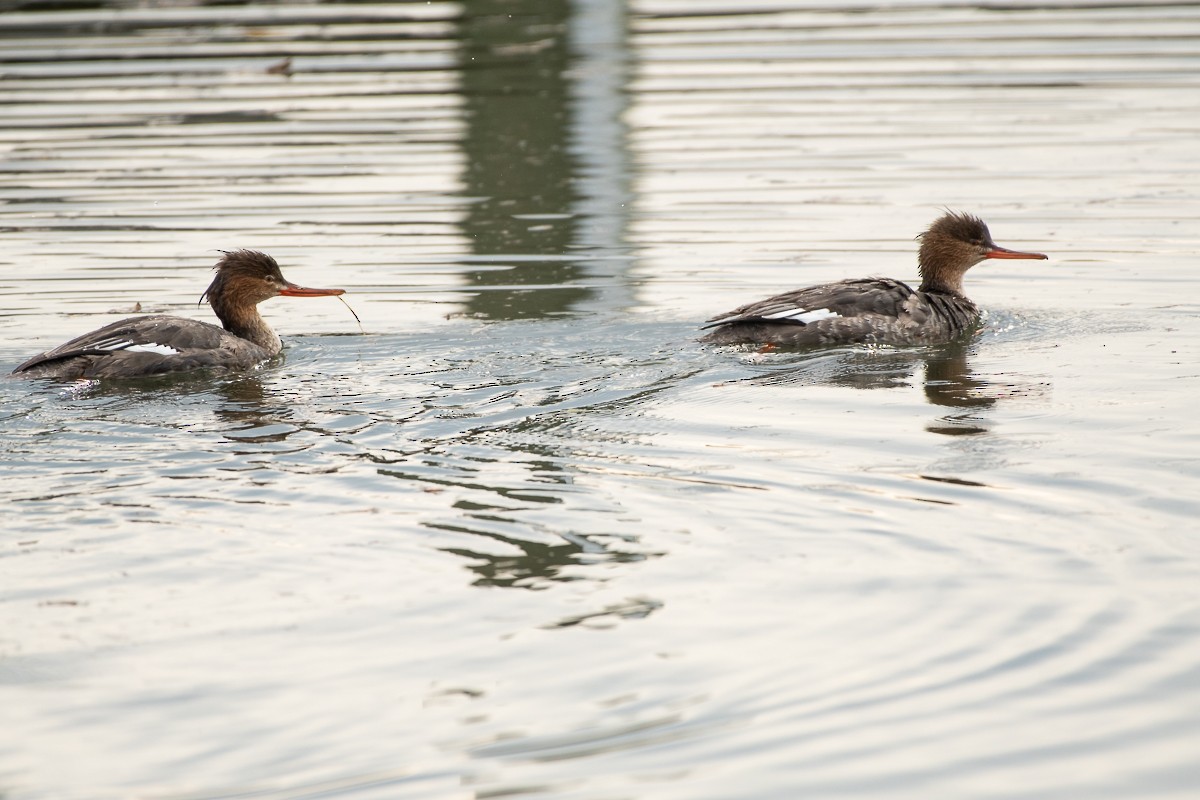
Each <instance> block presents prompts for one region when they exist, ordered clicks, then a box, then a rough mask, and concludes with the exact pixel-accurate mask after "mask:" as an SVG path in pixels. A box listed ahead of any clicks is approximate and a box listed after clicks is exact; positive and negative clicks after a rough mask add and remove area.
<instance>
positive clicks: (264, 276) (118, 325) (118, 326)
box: [13, 250, 345, 379]
mask: <svg viewBox="0 0 1200 800" xmlns="http://www.w3.org/2000/svg"><path fill="white" fill-rule="evenodd" d="M216 271H217V276H216V277H215V278H214V279H213V282H212V284H210V285H209V287H208V289H207V290H206V291H205V292H204V294H203V295H201V297H200V299H201V300H204V299H207V300H208V302H209V305H211V306H212V309H213V312H214V313H215V314H216V315H217V317H218V318H220V320H221V324H222V325H223V326H224V327H223V328H218V327H217V326H216V325H210V324H209V323H207V322H199V321H197V320H194V319H186V318H183V317H170V316H165V315H161V314H156V315H152V316H147V317H130V318H129V319H123V320H120V321H119V322H114V323H112V324H111V325H105V326H104V327H103V328H100V329H98V330H95V331H92V332H91V333H86V334H84V335H83V336H80V337H77V338H75V339H72V340H71V341H69V342H67V343H65V344H62V345H59V346H58V347H56V348H54V349H53V350H50V351H48V352H45V353H42V354H41V355H37V356H34V357H33V358H31V359H29V360H28V361H26V362H25V363H24V364H21V365H20V366H19V367H17V368H16V369H15V370H13V374H14V375H22V376H26V377H31V378H68V379H73V378H132V377H139V376H145V375H158V374H161V373H167V372H183V371H187V370H193V369H204V368H220V369H245V368H248V367H252V366H254V365H255V364H258V363H259V362H261V361H264V360H266V359H268V358H270V357H271V356H273V355H276V354H277V353H278V352H279V351H280V350H281V349H282V348H283V344H282V343H281V342H280V341H279V337H278V336H277V335H276V334H275V331H273V330H271V327H270V326H269V325H267V323H266V321H265V320H264V319H263V318H262V317H261V316H260V315H259V313H258V304H259V303H261V302H262V301H264V300H269V299H270V298H272V297H276V296H278V295H284V296H287V297H323V296H328V295H339V294H344V293H345V292H344V290H342V289H306V288H305V287H303V286H297V285H296V284H294V283H289V282H288V281H286V280H284V277H283V275H282V273H280V271H279V265H278V264H276V263H275V259H273V258H271V257H270V256H269V255H267V254H265V253H259V252H255V251H253V250H235V251H233V252H229V253H226V254H225V255H224V257H223V258H222V259H221V260H220V261H219V262H217V266H216Z"/></svg>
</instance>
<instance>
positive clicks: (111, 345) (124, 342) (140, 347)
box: [92, 336, 179, 356]
mask: <svg viewBox="0 0 1200 800" xmlns="http://www.w3.org/2000/svg"><path fill="white" fill-rule="evenodd" d="M92 347H94V348H96V349H97V350H124V351H125V352H126V353H158V354H159V355H160V356H173V355H176V354H178V353H179V351H178V350H176V349H175V348H174V347H171V345H169V344H158V343H157V342H145V343H143V344H134V343H133V342H131V341H129V340H128V339H120V338H118V337H115V336H114V337H112V338H109V339H105V340H103V341H100V342H96V343H95V344H93V345H92Z"/></svg>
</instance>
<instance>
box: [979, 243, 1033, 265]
mask: <svg viewBox="0 0 1200 800" xmlns="http://www.w3.org/2000/svg"><path fill="white" fill-rule="evenodd" d="M984 257H985V258H1037V259H1041V260H1043V261H1046V260H1048V259H1049V256H1046V255H1043V254H1042V253H1023V252H1021V251H1020V250H1009V249H1008V248H1007V247H997V246H995V245H992V248H991V249H990V250H988V251H987V254H986V255H985V256H984Z"/></svg>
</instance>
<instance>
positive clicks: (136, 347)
mask: <svg viewBox="0 0 1200 800" xmlns="http://www.w3.org/2000/svg"><path fill="white" fill-rule="evenodd" d="M122 349H123V350H124V351H125V352H126V353H158V354H159V355H160V356H173V355H176V354H178V353H179V351H178V350H176V349H175V348H174V347H171V345H169V344H154V343H152V342H151V343H148V344H131V345H129V346H128V347H124V348H122Z"/></svg>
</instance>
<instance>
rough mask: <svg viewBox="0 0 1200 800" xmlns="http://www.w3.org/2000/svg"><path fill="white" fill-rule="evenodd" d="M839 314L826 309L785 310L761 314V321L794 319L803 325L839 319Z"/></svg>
mask: <svg viewBox="0 0 1200 800" xmlns="http://www.w3.org/2000/svg"><path fill="white" fill-rule="evenodd" d="M840 316H841V314H839V313H837V312H836V311H830V310H829V309H828V308H814V309H811V310H810V309H807V308H785V309H784V310H783V311H776V312H775V313H773V314H763V315H762V318H763V319H794V320H796V322H800V323H803V324H805V325H807V324H809V323H810V322H819V321H821V320H823V319H829V318H830V317H840Z"/></svg>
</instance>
